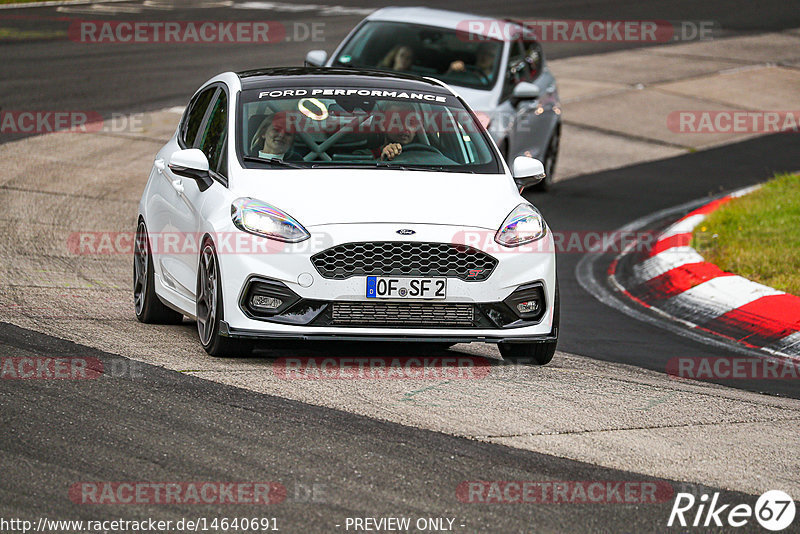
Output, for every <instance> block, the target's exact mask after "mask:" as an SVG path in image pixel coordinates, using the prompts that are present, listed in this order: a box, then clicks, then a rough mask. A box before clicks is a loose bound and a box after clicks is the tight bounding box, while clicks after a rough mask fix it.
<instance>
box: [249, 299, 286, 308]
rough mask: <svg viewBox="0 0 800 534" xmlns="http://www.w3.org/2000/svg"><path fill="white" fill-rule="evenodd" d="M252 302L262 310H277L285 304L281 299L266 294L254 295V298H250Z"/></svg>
mask: <svg viewBox="0 0 800 534" xmlns="http://www.w3.org/2000/svg"><path fill="white" fill-rule="evenodd" d="M250 304H252V306H253V307H254V308H258V309H261V310H277V309H278V308H280V307H281V304H283V301H282V300H281V299H276V298H275V297H267V296H265V295H253V298H252V299H250Z"/></svg>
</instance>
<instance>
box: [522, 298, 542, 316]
mask: <svg viewBox="0 0 800 534" xmlns="http://www.w3.org/2000/svg"><path fill="white" fill-rule="evenodd" d="M517 311H519V313H536V312H537V311H539V301H538V300H526V301H525V302H520V303H519V304H517Z"/></svg>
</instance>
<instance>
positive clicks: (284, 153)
mask: <svg viewBox="0 0 800 534" xmlns="http://www.w3.org/2000/svg"><path fill="white" fill-rule="evenodd" d="M292 143H294V132H293V131H291V128H289V127H288V121H287V114H286V112H284V111H279V112H277V113H272V114H270V115H267V116H266V117H265V118H264V120H263V121H261V124H259V126H258V128H256V131H255V134H253V138H252V140H251V142H250V151H251V152H255V150H256V148H258V157H259V158H264V159H279V160H285V159H297V158H296V156H297V154H295V152H294V151H293V150H292Z"/></svg>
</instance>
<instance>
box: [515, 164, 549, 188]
mask: <svg viewBox="0 0 800 534" xmlns="http://www.w3.org/2000/svg"><path fill="white" fill-rule="evenodd" d="M511 174H513V175H514V181H515V182H516V183H517V187H519V192H520V193H522V190H523V189H525V188H526V187H530V186H532V185H536V184H538V183H539V182H541V181H542V180H544V177H545V174H544V165H543V164H542V162H541V161H539V160H538V159H533V158H529V157H528V156H517V157H516V158H514V164H513V165H512V166H511Z"/></svg>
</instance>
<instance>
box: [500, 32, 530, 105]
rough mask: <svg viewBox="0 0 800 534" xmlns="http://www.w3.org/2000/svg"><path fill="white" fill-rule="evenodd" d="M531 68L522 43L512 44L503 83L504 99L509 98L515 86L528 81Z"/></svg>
mask: <svg viewBox="0 0 800 534" xmlns="http://www.w3.org/2000/svg"><path fill="white" fill-rule="evenodd" d="M529 69H530V67H529V66H528V63H527V62H526V61H525V50H524V49H523V48H522V43H521V42H520V41H515V42H513V43H511V50H510V51H509V54H508V65H507V66H506V75H505V81H504V82H503V95H502V98H503V99H505V98H508V97H509V95H510V94H511V91H513V90H514V86H515V85H517V84H518V83H519V82H521V81H528V79H529V76H530V72H529Z"/></svg>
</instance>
